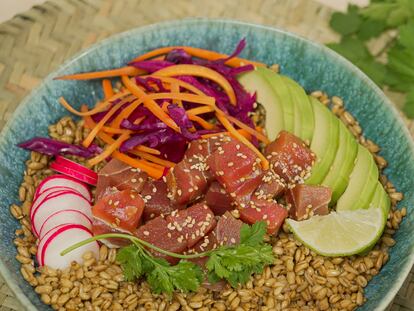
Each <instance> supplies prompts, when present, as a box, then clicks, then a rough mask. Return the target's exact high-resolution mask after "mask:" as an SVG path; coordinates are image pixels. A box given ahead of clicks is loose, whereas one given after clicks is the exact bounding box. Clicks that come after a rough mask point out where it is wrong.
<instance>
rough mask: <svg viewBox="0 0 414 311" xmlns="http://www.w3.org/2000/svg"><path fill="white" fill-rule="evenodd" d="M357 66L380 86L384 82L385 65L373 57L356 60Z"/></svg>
mask: <svg viewBox="0 0 414 311" xmlns="http://www.w3.org/2000/svg"><path fill="white" fill-rule="evenodd" d="M357 66H358V67H359V68H360V69H361V70H362V71H363V72H365V73H366V75H367V76H368V77H370V78H371V79H372V80H373V81H374V82H375V83H376V84H377V85H379V86H381V85H382V84H383V83H384V80H385V77H386V74H387V67H386V66H385V65H384V64H381V63H379V62H377V61H375V60H374V59H371V60H366V61H363V62H358V64H357Z"/></svg>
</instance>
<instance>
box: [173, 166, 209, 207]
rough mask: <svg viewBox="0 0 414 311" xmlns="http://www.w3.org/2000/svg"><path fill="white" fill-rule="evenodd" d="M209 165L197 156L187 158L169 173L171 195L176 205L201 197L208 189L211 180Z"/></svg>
mask: <svg viewBox="0 0 414 311" xmlns="http://www.w3.org/2000/svg"><path fill="white" fill-rule="evenodd" d="M207 169H208V167H207V165H206V164H205V163H204V162H202V161H200V160H199V159H196V158H190V159H188V158H185V159H184V160H182V161H181V162H180V163H178V164H177V165H176V166H175V167H173V168H172V169H170V171H169V172H168V174H167V185H168V191H169V197H170V198H171V201H172V202H173V204H174V205H176V206H180V205H186V204H189V203H191V202H194V201H196V200H197V199H199V198H200V197H201V196H202V194H203V193H204V192H205V191H206V189H207V187H208V185H209V180H208V179H207V177H206V174H205V172H207Z"/></svg>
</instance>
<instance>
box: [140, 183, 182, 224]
mask: <svg viewBox="0 0 414 311" xmlns="http://www.w3.org/2000/svg"><path fill="white" fill-rule="evenodd" d="M141 197H142V199H143V200H144V202H145V207H144V213H143V215H142V217H143V220H144V221H148V220H150V219H153V218H155V217H158V216H160V215H161V214H163V215H167V214H170V213H171V212H172V211H173V210H174V208H173V207H172V204H171V201H170V199H169V198H168V189H167V184H166V182H165V181H163V180H162V179H160V180H149V181H148V182H147V183H146V184H145V185H144V189H142V191H141Z"/></svg>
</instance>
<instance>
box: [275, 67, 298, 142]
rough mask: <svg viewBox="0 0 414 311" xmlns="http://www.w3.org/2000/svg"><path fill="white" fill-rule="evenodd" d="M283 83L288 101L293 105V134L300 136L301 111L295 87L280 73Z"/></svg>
mask: <svg viewBox="0 0 414 311" xmlns="http://www.w3.org/2000/svg"><path fill="white" fill-rule="evenodd" d="M280 77H281V78H282V81H283V83H284V84H285V86H286V87H287V89H288V91H289V97H290V102H291V104H292V105H293V134H295V135H296V136H297V137H300V138H302V125H303V124H302V117H303V115H302V112H301V111H300V107H299V103H298V101H297V100H296V95H295V91H296V90H295V89H294V88H293V87H292V86H291V83H290V81H289V78H288V77H286V76H283V75H280Z"/></svg>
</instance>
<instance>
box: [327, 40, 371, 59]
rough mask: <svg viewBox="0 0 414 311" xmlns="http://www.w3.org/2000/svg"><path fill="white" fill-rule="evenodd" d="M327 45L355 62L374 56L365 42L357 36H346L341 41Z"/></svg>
mask: <svg viewBox="0 0 414 311" xmlns="http://www.w3.org/2000/svg"><path fill="white" fill-rule="evenodd" d="M327 46H328V47H330V48H331V49H333V50H334V51H335V52H337V53H339V54H341V55H342V56H344V57H345V58H347V59H349V60H350V61H351V62H353V63H357V62H359V61H365V60H367V59H372V58H373V56H372V55H371V53H370V52H369V51H368V49H367V47H366V46H365V44H364V43H363V42H362V41H360V40H358V39H356V38H350V37H345V38H343V39H342V40H341V42H339V43H329V44H327Z"/></svg>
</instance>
